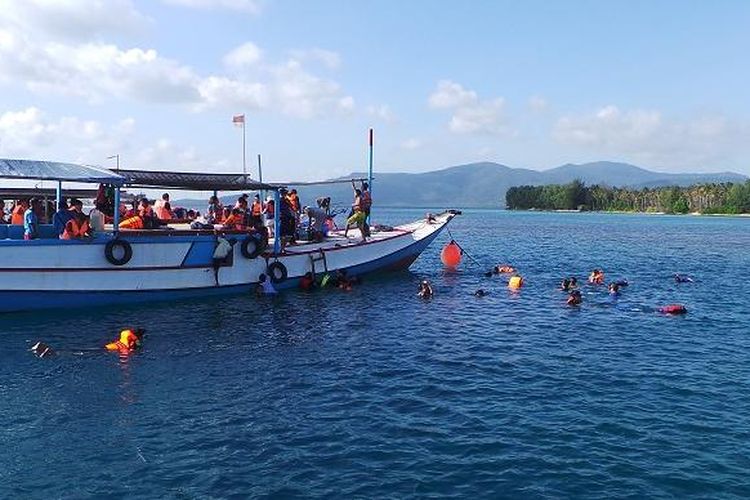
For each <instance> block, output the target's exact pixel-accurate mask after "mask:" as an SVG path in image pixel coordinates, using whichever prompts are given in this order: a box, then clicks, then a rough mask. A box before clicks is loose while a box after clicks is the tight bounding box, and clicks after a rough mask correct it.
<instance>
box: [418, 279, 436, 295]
mask: <svg viewBox="0 0 750 500" xmlns="http://www.w3.org/2000/svg"><path fill="white" fill-rule="evenodd" d="M433 295H435V291H434V290H433V289H432V285H431V284H430V282H429V281H427V280H422V282H421V283H420V284H419V290H418V291H417V297H419V298H420V299H430V298H432V296H433Z"/></svg>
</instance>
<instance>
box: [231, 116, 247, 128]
mask: <svg viewBox="0 0 750 500" xmlns="http://www.w3.org/2000/svg"><path fill="white" fill-rule="evenodd" d="M232 123H234V124H235V125H244V124H245V115H244V114H242V115H234V116H233V117H232Z"/></svg>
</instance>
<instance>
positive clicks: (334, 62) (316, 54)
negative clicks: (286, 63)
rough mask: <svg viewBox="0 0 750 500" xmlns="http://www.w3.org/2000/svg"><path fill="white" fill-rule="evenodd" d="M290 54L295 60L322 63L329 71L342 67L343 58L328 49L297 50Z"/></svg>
mask: <svg viewBox="0 0 750 500" xmlns="http://www.w3.org/2000/svg"><path fill="white" fill-rule="evenodd" d="M290 54H291V56H292V57H293V58H294V59H298V60H300V61H315V62H320V63H322V64H323V65H324V66H325V67H327V68H328V69H338V68H339V66H341V56H340V55H339V54H338V53H336V52H333V51H330V50H326V49H320V48H311V49H297V50H292V51H290Z"/></svg>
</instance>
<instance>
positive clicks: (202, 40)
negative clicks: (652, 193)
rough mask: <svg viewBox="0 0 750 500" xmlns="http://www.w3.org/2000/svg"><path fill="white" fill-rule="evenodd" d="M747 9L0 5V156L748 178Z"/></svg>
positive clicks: (664, 4) (529, 4)
mask: <svg viewBox="0 0 750 500" xmlns="http://www.w3.org/2000/svg"><path fill="white" fill-rule="evenodd" d="M747 26H750V3H748V2H742V1H736V2H731V1H720V2H697V1H694V2H691V1H681V2H669V1H659V2H646V1H643V2H636V1H627V2H616V1H607V2H595V1H590V2H573V1H571V2H533V1H524V2H520V1H518V2H500V1H472V2H447V1H424V0H412V1H409V2H395V1H386V0H382V1H357V2H351V1H348V2H345V1H302V0H298V1H276V2H274V1H270V0H152V1H148V2H146V1H137V0H132V1H131V0H107V1H105V0H98V1H97V0H91V1H83V0H67V1H65V2H54V1H49V0H0V156H2V157H24V158H51V159H58V160H67V161H80V162H85V163H93V164H104V165H106V164H107V160H106V159H105V158H106V157H107V156H109V155H112V154H115V153H119V154H121V155H122V159H123V164H124V165H126V166H129V167H133V168H153V169H164V170H196V171H240V170H241V168H242V167H241V132H240V130H239V129H237V128H234V127H232V125H231V117H232V115H233V114H235V113H243V112H244V113H245V114H246V115H247V139H248V145H247V150H248V158H249V159H251V160H252V161H251V162H250V163H251V165H250V166H251V167H252V168H254V158H255V155H256V154H257V153H262V154H263V159H264V173H265V175H266V179H267V180H278V181H281V180H292V179H297V180H313V179H320V178H327V177H332V176H337V175H343V174H346V173H348V172H351V171H354V170H362V169H363V168H364V167H365V165H366V134H367V129H368V127H371V126H372V127H374V128H375V130H376V143H377V146H376V169H377V170H381V171H409V172H419V171H426V170H433V169H437V168H443V167H447V166H451V165H455V164H461V163H468V162H473V161H496V162H499V163H503V164H507V165H510V166H519V167H527V168H535V169H545V168H551V167H554V166H558V165H560V164H563V163H568V162H571V163H580V162H586V161H593V160H602V159H606V160H617V161H627V162H631V163H635V164H638V165H641V166H645V167H648V168H652V169H656V170H662V171H686V172H688V171H690V172H697V171H723V170H733V171H737V172H741V173H745V174H750V146H749V145H748V144H749V143H750V141H748V137H750V102H749V101H748V91H747V90H746V89H747V88H750V81H749V80H750V78H749V76H750V65H748V63H747V60H748V53H750V50H749V49H750V30H748V29H747Z"/></svg>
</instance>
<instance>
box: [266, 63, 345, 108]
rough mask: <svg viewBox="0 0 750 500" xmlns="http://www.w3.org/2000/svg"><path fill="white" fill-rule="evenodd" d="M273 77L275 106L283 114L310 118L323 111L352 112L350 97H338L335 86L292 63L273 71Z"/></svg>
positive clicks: (339, 91) (337, 90) (337, 89)
mask: <svg viewBox="0 0 750 500" xmlns="http://www.w3.org/2000/svg"><path fill="white" fill-rule="evenodd" d="M273 74H274V78H275V79H274V83H273V87H274V94H275V99H276V105H277V106H280V108H281V110H282V112H283V113H285V114H288V115H291V116H297V117H301V118H311V117H313V116H316V115H319V114H321V113H322V112H324V111H325V110H332V111H339V112H345V113H347V112H350V111H352V110H353V109H354V98H353V97H351V96H343V95H341V88H340V86H339V84H338V83H336V82H333V81H331V80H325V79H322V78H319V77H317V76H315V75H312V74H310V73H308V72H307V71H305V70H304V68H303V67H302V66H301V65H300V63H299V62H297V61H295V60H290V61H288V62H287V63H286V64H284V65H282V66H278V67H276V68H274V69H273Z"/></svg>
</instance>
